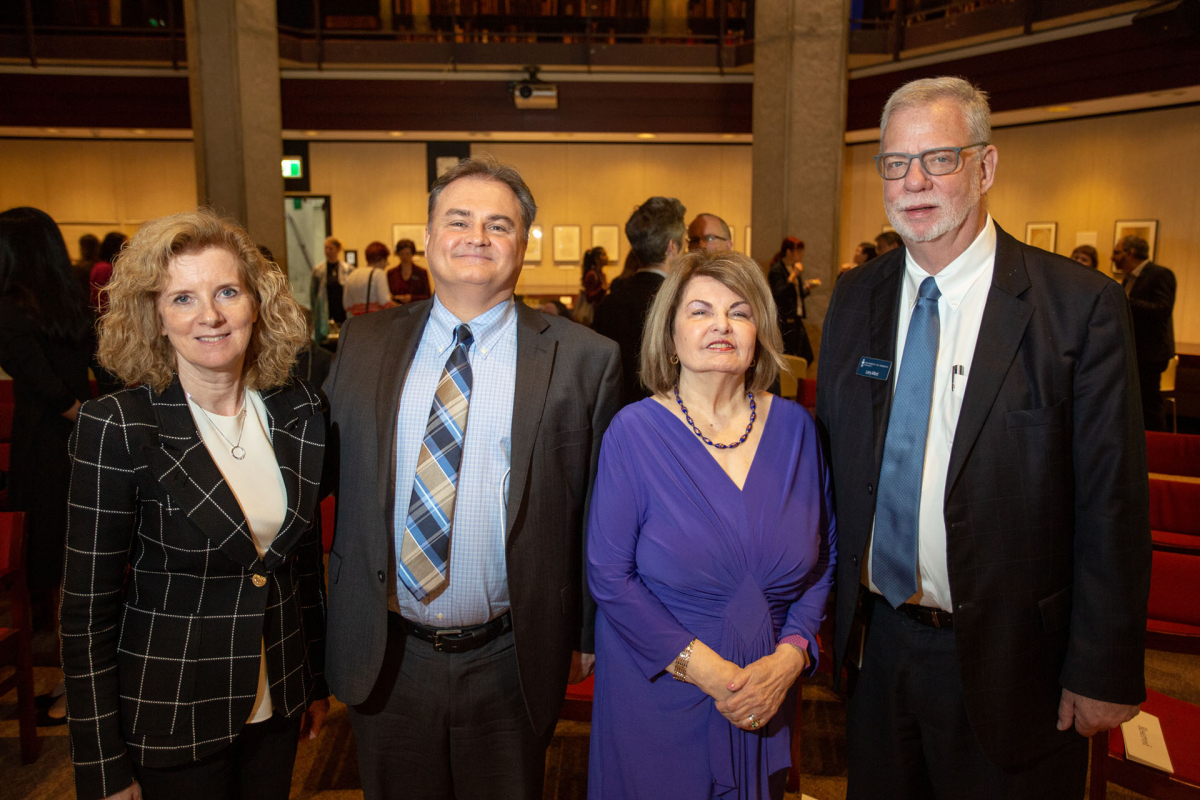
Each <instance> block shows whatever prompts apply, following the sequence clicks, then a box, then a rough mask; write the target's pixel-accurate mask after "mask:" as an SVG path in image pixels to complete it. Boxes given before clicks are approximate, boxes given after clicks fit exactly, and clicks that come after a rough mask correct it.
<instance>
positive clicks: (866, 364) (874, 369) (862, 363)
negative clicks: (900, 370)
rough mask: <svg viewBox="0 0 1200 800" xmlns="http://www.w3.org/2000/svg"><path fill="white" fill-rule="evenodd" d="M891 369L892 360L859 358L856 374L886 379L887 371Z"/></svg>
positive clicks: (878, 379)
mask: <svg viewBox="0 0 1200 800" xmlns="http://www.w3.org/2000/svg"><path fill="white" fill-rule="evenodd" d="M891 371H892V362H890V361H884V360H883V359H882V358H861V359H859V361H858V374H859V375H861V376H863V377H864V378H874V379H875V380H877V381H886V380H887V379H888V373H890V372H891Z"/></svg>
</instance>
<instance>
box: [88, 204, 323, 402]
mask: <svg viewBox="0 0 1200 800" xmlns="http://www.w3.org/2000/svg"><path fill="white" fill-rule="evenodd" d="M212 247H218V248H221V249H223V250H226V251H228V252H229V253H230V254H232V255H233V257H234V258H236V259H237V261H238V267H239V269H238V272H239V273H240V277H241V280H242V283H243V284H244V285H245V286H246V288H247V290H248V291H249V292H250V293H251V294H252V295H253V296H254V300H255V303H256V304H257V306H258V322H256V323H254V331H253V333H252V334H251V336H250V344H249V346H248V347H247V349H246V363H245V366H244V376H243V377H244V380H245V382H246V386H247V387H249V388H251V389H269V388H272V387H275V386H280V385H282V384H283V383H285V382H286V381H287V379H288V375H289V373H290V371H291V368H292V364H293V363H294V362H295V360H296V354H297V353H298V352H299V351H300V350H301V349H303V348H304V347H305V345H306V344H307V342H308V335H307V333H306V331H305V324H304V315H303V314H302V313H301V311H300V305H299V303H297V302H296V301H295V299H294V298H293V297H292V292H291V288H290V287H289V285H288V279H287V276H286V275H284V274H283V271H282V270H280V269H279V267H278V265H276V264H274V263H272V262H270V261H268V260H267V259H266V258H264V257H263V255H262V253H260V252H259V251H258V248H257V247H256V246H255V244H254V242H253V241H252V240H251V239H250V235H249V234H248V233H246V231H245V230H244V229H243V228H242V227H241V226H240V225H238V224H237V223H236V222H233V221H232V220H228V219H224V218H222V217H220V216H218V215H217V214H216V213H215V212H213V211H212V210H210V209H207V208H200V209H197V210H195V211H185V212H183V213H180V214H172V215H171V216H169V217H161V218H160V219H155V220H151V221H149V222H147V223H146V224H144V225H143V226H142V227H141V228H140V229H139V230H138V232H137V233H135V234H134V235H133V238H132V239H130V240H129V243H128V244H127V245H126V246H125V248H124V249H123V250H122V251H121V255H120V257H118V259H117V263H116V264H115V265H114V267H113V277H112V280H111V281H110V282H109V284H108V286H107V289H108V312H107V313H105V314H104V316H102V317H101V318H100V323H99V328H100V346H99V350H98V353H97V355H98V356H99V359H100V363H101V364H102V365H103V366H104V367H105V368H106V369H108V370H109V371H110V372H112V373H113V374H115V375H116V376H117V377H119V378H120V379H121V380H123V381H124V382H125V383H127V384H135V383H144V384H147V385H149V386H150V388H152V389H153V390H154V391H155V392H159V393H162V392H163V391H165V390H166V388H167V387H168V386H169V385H170V384H171V381H172V379H173V378H174V374H175V369H176V367H175V358H176V355H175V348H173V347H172V346H171V342H170V340H168V339H167V337H166V336H164V335H162V334H161V333H160V330H161V328H160V325H159V319H158V313H157V311H156V310H155V303H156V302H157V300H158V296H159V294H161V293H162V292H163V291H164V290H165V289H166V288H167V285H168V283H169V281H170V272H169V270H170V266H171V262H172V261H174V260H175V258H177V257H178V256H181V255H185V254H189V253H200V252H203V251H205V250H207V249H209V248H212Z"/></svg>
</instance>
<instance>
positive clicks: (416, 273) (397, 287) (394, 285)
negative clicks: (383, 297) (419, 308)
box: [387, 239, 433, 305]
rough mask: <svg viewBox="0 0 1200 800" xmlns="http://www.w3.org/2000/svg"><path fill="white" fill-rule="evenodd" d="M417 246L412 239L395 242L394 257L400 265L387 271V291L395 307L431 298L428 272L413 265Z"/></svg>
mask: <svg viewBox="0 0 1200 800" xmlns="http://www.w3.org/2000/svg"><path fill="white" fill-rule="evenodd" d="M416 252H417V245H416V244H415V243H414V242H413V240H412V239H401V240H400V241H398V242H396V257H397V258H399V259H400V263H399V264H397V265H396V266H394V267H392V268H391V269H389V270H388V271H387V280H388V289H389V290H390V291H391V293H392V302H394V303H395V304H396V305H404V304H405V303H415V302H417V301H418V300H428V299H429V298H430V297H432V296H433V292H432V291H431V290H430V288H429V272H428V271H427V270H426V269H425V268H424V267H419V266H417V265H416V264H415V263H413V255H415V254H416Z"/></svg>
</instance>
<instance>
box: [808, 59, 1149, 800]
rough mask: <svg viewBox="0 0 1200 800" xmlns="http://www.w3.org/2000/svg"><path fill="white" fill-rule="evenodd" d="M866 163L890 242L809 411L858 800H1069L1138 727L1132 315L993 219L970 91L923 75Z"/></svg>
mask: <svg viewBox="0 0 1200 800" xmlns="http://www.w3.org/2000/svg"><path fill="white" fill-rule="evenodd" d="M881 130H882V133H883V138H882V142H881V150H882V151H883V152H882V153H881V154H880V155H879V156H877V164H878V168H879V173H880V176H881V177H882V178H883V179H884V180H883V191H884V204H885V206H886V210H887V213H888V218H889V220H891V223H892V225H893V227H895V229H896V230H897V231H898V232H899V233H900V235H901V236H902V237H903V239H904V245H905V247H904V248H899V249H896V250H893V251H891V252H889V253H887V254H885V255H883V256H880V257H879V258H877V259H875V260H873V261H872V262H871V263H869V264H864V265H863V266H862V267H860V268H858V269H855V270H852V271H851V272H848V273H846V274H845V275H844V276H842V279H841V280H840V281H839V282H838V285H837V288H836V290H835V292H834V294H833V298H832V301H831V304H830V307H829V312H828V315H827V316H826V318H825V333H824V337H823V338H822V341H821V375H820V379H819V380H820V383H819V384H818V390H817V418H818V422H819V424H820V426H821V428H822V429H823V432H824V433H825V435H827V436H828V444H829V455H830V461H831V466H832V473H833V480H834V489H835V498H836V502H837V515H838V538H839V540H840V541H839V550H840V551H841V553H840V555H841V557H840V558H839V559H838V575H837V635H836V638H835V664H837V665H838V669H837V670H836V672H840V667H841V665H843V664H847V663H848V664H849V665H851V666H859V665H861V666H860V668H859V670H858V673H857V674H858V678H857V682H856V686H855V687H854V691H853V693H852V694H851V697H850V702H849V707H848V714H847V736H848V741H849V751H848V753H849V785H848V791H847V797H849V798H851V800H855V799H858V798H880V797H888V798H900V799H901V800H903V799H904V798H928V797H937V798H965V797H970V798H1002V797H1020V798H1047V799H1049V798H1056V799H1057V798H1065V797H1077V798H1078V797H1080V796H1081V795H1082V792H1083V787H1084V782H1085V778H1086V771H1087V763H1088V746H1087V745H1088V740H1087V738H1085V737H1087V736H1090V735H1091V734H1093V733H1096V732H1098V731H1102V730H1106V729H1109V728H1112V727H1115V726H1116V725H1118V724H1119V723H1120V722H1122V721H1124V720H1127V719H1130V718H1131V717H1132V716H1133V715H1134V714H1136V713H1137V709H1138V704H1139V703H1140V702H1141V701H1142V700H1143V699H1144V698H1145V690H1144V685H1143V675H1142V661H1143V653H1144V650H1143V648H1144V640H1145V627H1146V602H1147V596H1148V592H1149V567H1150V531H1149V522H1148V501H1147V493H1148V490H1147V478H1146V451H1145V437H1144V436H1143V433H1142V426H1141V425H1139V424H1138V421H1139V420H1140V418H1141V413H1140V410H1141V409H1140V403H1139V400H1138V395H1137V392H1136V391H1135V390H1134V386H1135V385H1136V384H1135V379H1136V374H1137V368H1136V359H1135V356H1134V350H1133V334H1132V328H1131V325H1130V317H1129V309H1128V304H1127V303H1126V301H1125V296H1124V294H1123V293H1122V292H1121V289H1120V287H1119V286H1118V285H1117V284H1116V283H1114V282H1113V281H1111V280H1109V279H1107V278H1106V277H1104V276H1103V275H1100V274H1098V273H1096V272H1095V271H1094V270H1084V269H1080V268H1079V266H1078V265H1077V264H1075V263H1073V262H1071V261H1070V260H1068V259H1065V258H1061V257H1059V256H1056V255H1052V254H1049V253H1046V252H1043V251H1041V250H1037V249H1035V248H1032V247H1028V246H1026V245H1024V244H1021V243H1020V242H1018V241H1017V240H1016V239H1014V238H1013V237H1012V236H1009V235H1008V234H1007V233H1005V232H1004V231H1003V230H1001V229H1000V227H999V226H998V225H996V224H995V223H993V222H992V220H991V217H990V215H989V214H988V213H987V206H986V196H987V192H988V190H989V189H990V187H991V185H992V182H993V180H994V178H995V170H996V163H997V159H998V156H997V152H996V148H995V147H994V146H992V145H991V144H990V143H989V142H990V139H991V123H990V112H989V109H988V105H987V97H986V95H984V94H983V93H982V92H981V91H979V90H978V89H976V88H975V87H973V86H971V85H970V84H969V83H967V82H966V81H963V80H962V79H959V78H934V79H925V80H919V81H914V82H912V83H910V84H906V85H905V86H903V87H901V88H900V89H898V90H897V91H896V92H895V93H894V94H893V95H892V97H891V98H890V99H889V101H888V104H887V106H886V107H885V108H884V112H883V119H882V123H881Z"/></svg>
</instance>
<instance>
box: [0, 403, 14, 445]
mask: <svg viewBox="0 0 1200 800" xmlns="http://www.w3.org/2000/svg"><path fill="white" fill-rule="evenodd" d="M16 409H17V405H16V403H0V442H11V441H12V428H13V414H14V413H16Z"/></svg>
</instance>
